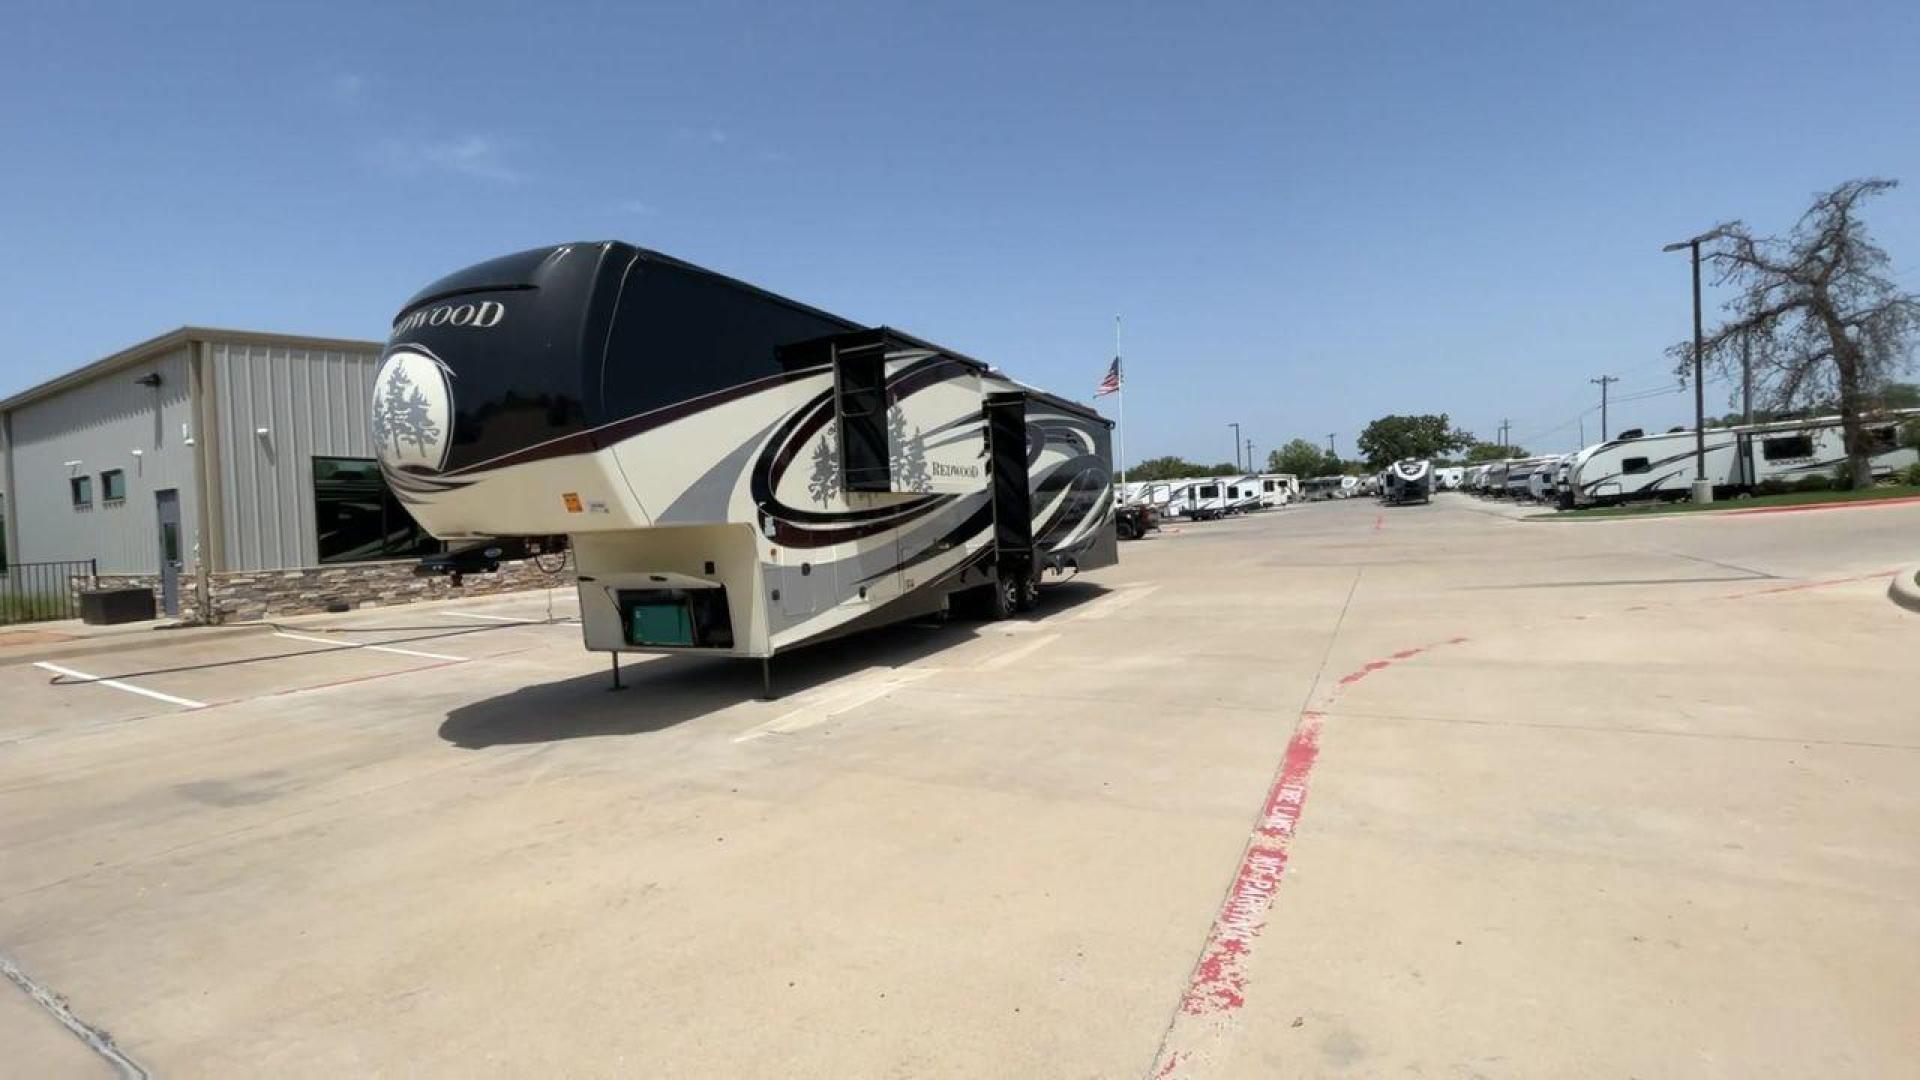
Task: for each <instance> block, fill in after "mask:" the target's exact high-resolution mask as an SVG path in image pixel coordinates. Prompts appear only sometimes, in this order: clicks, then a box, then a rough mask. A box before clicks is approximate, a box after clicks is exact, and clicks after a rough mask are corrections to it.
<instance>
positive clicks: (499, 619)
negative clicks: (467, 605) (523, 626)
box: [447, 611, 535, 623]
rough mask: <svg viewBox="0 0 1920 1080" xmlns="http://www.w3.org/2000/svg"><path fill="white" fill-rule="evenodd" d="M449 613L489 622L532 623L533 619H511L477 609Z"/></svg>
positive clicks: (460, 617)
mask: <svg viewBox="0 0 1920 1080" xmlns="http://www.w3.org/2000/svg"><path fill="white" fill-rule="evenodd" d="M447 614H448V615H451V616H453V617H454V618H456V619H485V620H487V621H488V622H510V623H531V622H533V621H535V620H533V619H510V618H508V617H507V616H505V615H482V614H480V613H479V612H477V611H449V612H447Z"/></svg>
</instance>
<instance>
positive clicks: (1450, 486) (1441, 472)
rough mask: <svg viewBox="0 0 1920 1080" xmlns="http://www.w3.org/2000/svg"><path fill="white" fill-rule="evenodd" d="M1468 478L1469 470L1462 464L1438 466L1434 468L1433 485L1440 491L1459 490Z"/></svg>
mask: <svg viewBox="0 0 1920 1080" xmlns="http://www.w3.org/2000/svg"><path fill="white" fill-rule="evenodd" d="M1466 480H1467V470H1466V467H1465V466H1462V465H1443V466H1437V467H1435V469H1434V470H1433V486H1434V488H1435V489H1437V490H1440V491H1459V490H1460V486H1461V485H1462V484H1464V483H1466Z"/></svg>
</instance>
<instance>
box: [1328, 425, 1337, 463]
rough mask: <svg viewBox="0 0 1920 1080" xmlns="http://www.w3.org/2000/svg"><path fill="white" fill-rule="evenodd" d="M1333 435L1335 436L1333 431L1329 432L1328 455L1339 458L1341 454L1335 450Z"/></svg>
mask: <svg viewBox="0 0 1920 1080" xmlns="http://www.w3.org/2000/svg"><path fill="white" fill-rule="evenodd" d="M1333 436H1334V433H1333V432H1331V431H1329V432H1327V456H1328V457H1330V458H1337V457H1339V456H1340V455H1339V454H1336V453H1334V452H1333Z"/></svg>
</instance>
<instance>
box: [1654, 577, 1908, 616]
mask: <svg viewBox="0 0 1920 1080" xmlns="http://www.w3.org/2000/svg"><path fill="white" fill-rule="evenodd" d="M1899 572H1900V571H1898V570H1880V571H1877V572H1875V573H1871V574H1855V575H1854V576H1852V577H1843V578H1823V579H1821V580H1819V581H1796V582H1794V583H1793V584H1791V585H1775V586H1772V587H1770V588H1765V589H1749V590H1747V591H1746V592H1736V593H1726V594H1724V595H1722V596H1721V597H1720V599H1722V600H1742V599H1745V598H1746V597H1749V596H1772V595H1774V594H1776V593H1790V592H1801V591H1803V590H1806V589H1825V588H1828V587H1830V586H1833V585H1850V584H1853V583H1854V582H1858V581H1877V580H1879V579H1880V578H1886V577H1892V576H1893V575H1895V574H1897V573H1899ZM1629 610H1631V609H1629Z"/></svg>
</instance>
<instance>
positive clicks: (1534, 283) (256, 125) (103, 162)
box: [0, 0, 1920, 460]
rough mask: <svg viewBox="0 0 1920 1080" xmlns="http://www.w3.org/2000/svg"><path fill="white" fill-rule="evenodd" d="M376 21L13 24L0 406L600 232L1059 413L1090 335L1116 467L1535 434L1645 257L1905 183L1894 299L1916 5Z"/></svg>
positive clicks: (1572, 391)
mask: <svg viewBox="0 0 1920 1080" xmlns="http://www.w3.org/2000/svg"><path fill="white" fill-rule="evenodd" d="M410 8H411V5H397V4H382V5H357V4H353V3H344V2H334V3H324V4H314V5H309V6H302V7H292V6H288V7H285V8H283V7H282V6H281V5H277V4H262V5H222V7H221V8H220V9H217V10H216V9H208V8H202V7H200V6H198V5H193V4H180V5H151V4H147V5H138V6H134V5H126V6H119V5H111V6H110V5H104V4H49V5H33V6H29V7H23V8H16V9H15V10H14V11H13V12H12V13H11V14H10V15H9V16H8V17H7V19H6V30H5V33H4V35H3V36H0V140H3V141H0V147H3V148H4V149H0V239H3V240H4V251H5V254H6V256H7V257H6V258H4V259H0V324H3V325H4V328H5V338H4V348H3V350H0V394H4V393H11V392H13V391H15V390H18V389H20V388H23V387H25V386H27V385H29V384H31V383H34V382H37V381H40V380H41V379H44V378H47V377H50V376H53V375H56V374H58V373H60V372H61V371H64V370H66V369H68V368H70V367H72V366H75V365H78V364H81V363H84V362H86V361H89V360H92V359H96V358H98V357H99V356H102V355H105V354H106V353H108V352H111V351H113V350H115V349H118V348H121V347H124V346H126V345H129V344H132V343H134V342H136V341H139V340H142V339H144V338H147V337H150V336H153V335H154V334H157V333H160V332H162V331H165V330H167V329H170V328H172V327H175V326H178V325H181V324H184V323H207V324H214V325H227V326H239V327H247V328H254V329H265V330H278V331H286V332H298V333H313V334H325V335H334V336H342V337H367V338H381V337H384V336H385V333H386V327H387V323H388V320H389V319H390V318H391V316H392V315H393V313H394V310H395V308H396V307H397V305H398V304H399V303H400V302H401V301H402V300H403V299H405V298H406V297H407V296H408V295H409V294H410V293H411V292H413V291H414V290H415V289H416V288H418V287H419V286H421V285H423V284H425V283H426V282H428V281H430V280H432V279H433V278H435V277H437V276H439V275H440V274H442V273H444V272H446V271H449V270H452V269H455V268H458V267H460V266H463V265H465V264H468V263H471V262H474V261H477V260H480V259H483V258H487V257H490V256H493V255H497V254H501V253H504V252H507V251H512V250H517V249H520V248H524V247H530V246H534V245H537V244H544V243H549V242H554V241H560V240H579V239H599V238H607V237H618V238H623V239H627V240H632V241H634V242H637V243H640V244H643V245H646V246H650V247H656V248H659V249H661V250H664V251H667V252H669V253H672V254H675V255H678V256H680V257H682V258H686V259H689V260H692V261H694V262H697V263H701V264H704V265H707V266H710V267H712V268H714V269H717V270H721V271H725V272H728V273H732V274H735V275H738V276H740V277H744V278H746V279H748V280H750V281H753V282H755V283H758V284H761V285H764V286H766V287H768V288H771V289H774V290H776V291H779V292H783V293H786V294H788V295H791V296H794V297H796V298H798V299H802V300H805V301H809V302H811V303H814V304H818V305H820V306H822V307H825V308H828V309H830V310H833V311H837V312H840V313H842V314H845V315H848V316H850V317H853V318H856V319H861V320H864V321H868V322H874V323H878V322H886V323H889V324H892V325H895V326H899V327H901V328H903V329H907V330H910V331H912V332H914V333H917V334H920V335H922V336H925V337H928V338H931V339H933V340H935V341H938V342H941V343H943V344H947V345H950V346H952V347H953V348H956V349H959V350H962V351H965V352H968V353H971V354H973V355H976V356H979V357H981V358H983V359H986V360H989V361H992V362H994V363H996V364H999V365H1000V366H1002V367H1004V368H1006V369H1007V370H1009V371H1011V372H1012V373H1014V374H1015V375H1017V376H1020V377H1022V378H1025V379H1027V380H1028V381H1030V382H1034V383H1037V384H1039V385H1041V386H1044V387H1046V388H1048V389H1051V390H1055V391H1057V392H1061V393H1065V394H1069V395H1070V396H1075V397H1082V398H1084V397H1086V396H1087V395H1088V394H1089V393H1090V392H1091V390H1092V388H1093V385H1094V384H1095V382H1096V381H1097V380H1098V379H1099V377H1100V376H1101V374H1102V373H1103V370H1104V368H1105V365H1106V361H1107V358H1108V356H1109V355H1110V352H1111V348H1112V342H1111V335H1112V321H1113V315H1114V313H1116V312H1120V313H1124V315H1125V317H1126V324H1125V325H1126V338H1125V342H1124V348H1125V352H1126V355H1127V358H1128V362H1129V376H1130V382H1129V387H1128V393H1127V402H1126V405H1127V421H1128V424H1127V427H1128V430H1127V451H1128V457H1129V458H1133V459H1138V458H1141V457H1145V456H1149V455H1156V454H1164V453H1179V454H1184V455H1187V456H1190V457H1195V458H1203V459H1208V460H1220V459H1224V458H1226V457H1227V455H1228V452H1229V450H1230V448H1231V447H1230V443H1231V436H1230V435H1229V434H1228V432H1227V429H1226V424H1227V422H1228V421H1235V420H1237V421H1239V422H1241V424H1242V425H1243V426H1244V428H1245V431H1246V433H1247V434H1248V435H1250V436H1252V437H1253V438H1254V439H1255V440H1256V443H1257V445H1258V446H1259V447H1260V453H1261V455H1262V456H1264V454H1265V451H1266V449H1268V448H1270V447H1273V446H1275V445H1277V444H1278V443H1279V442H1281V441H1284V440H1285V439H1286V438H1288V437H1291V436H1295V435H1305V436H1308V437H1312V438H1316V439H1318V440H1320V441H1322V442H1324V440H1325V437H1326V434H1327V433H1328V432H1338V433H1339V446H1340V448H1341V450H1342V451H1343V452H1347V451H1350V449H1351V447H1352V437H1353V434H1354V433H1355V432H1356V431H1357V430H1358V429H1359V428H1360V427H1361V426H1362V425H1363V424H1364V423H1365V422H1366V421H1367V420H1369V419H1371V418H1373V417H1375V416H1379V415H1381V414H1383V413H1387V412H1409V411H1411V412H1429V411H1431V412H1439V411H1445V412H1448V413H1451V414H1452V415H1453V417H1454V419H1455V420H1456V422H1458V423H1460V424H1462V425H1464V426H1466V427H1468V428H1470V429H1472V430H1474V431H1476V432H1479V433H1481V434H1483V435H1489V436H1490V435H1491V434H1493V431H1494V428H1495V425H1496V424H1497V423H1498V421H1499V420H1500V418H1501V417H1503V416H1506V417H1511V418H1512V419H1513V421H1514V432H1515V434H1516V435H1517V436H1519V437H1522V438H1531V442H1532V444H1533V445H1536V446H1542V447H1556V446H1560V445H1570V444H1571V443H1572V442H1573V441H1574V437H1575V435H1576V433H1577V431H1576V426H1575V425H1574V423H1573V421H1574V419H1575V418H1576V417H1577V416H1578V414H1579V413H1580V411H1581V410H1582V409H1584V408H1587V407H1588V406H1589V405H1590V404H1592V402H1593V399H1594V397H1595V393H1596V390H1595V388H1594V387H1591V386H1589V385H1588V384H1587V379H1588V378H1589V377H1591V376H1594V375H1599V374H1601V373H1613V374H1618V375H1621V376H1623V378H1624V382H1623V383H1622V384H1621V386H1620V389H1621V390H1623V391H1629V392H1630V391H1635V390H1641V389H1647V388H1653V389H1658V388H1660V387H1661V386H1662V385H1663V384H1667V383H1668V382H1669V380H1668V376H1667V374H1666V370H1665V364H1664V361H1663V360H1662V358H1661V355H1660V350H1661V348H1662V347H1663V346H1664V345H1666V344H1668V343H1670V342H1672V341H1674V340H1677V339H1679V338H1680V337H1682V336H1684V335H1685V334H1686V333H1687V332H1688V325H1689V324H1688V318H1689V316H1688V307H1687V303H1688V301H1687V277H1686V266H1685V260H1684V259H1683V258H1682V257H1681V256H1676V255H1662V254H1661V253H1660V246H1661V244H1663V243H1665V242H1667V241H1669V240H1675V239H1682V238H1685V237H1686V236H1688V235H1691V234H1692V233H1693V232H1695V231H1698V230H1700V229H1703V228H1705V227H1706V226H1709V225H1711V224H1713V223H1714V222H1716V221H1718V220H1720V219H1723V218H1731V217H1740V218H1744V219H1746V220H1747V221H1749V222H1750V223H1753V224H1754V225H1756V226H1758V227H1761V228H1764V229H1785V228H1786V227H1787V226H1789V225H1790V224H1791V223H1792V221H1793V219H1794V217H1795V216H1796V215H1797V214H1798V213H1799V211H1800V210H1801V209H1802V208H1803V207H1804V206H1805V204H1806V201H1807V199H1808V196H1809V195H1810V194H1811V193H1812V192H1814V191H1815V190H1817V189H1822V188H1826V187H1830V186H1832V185H1833V184H1835V183H1838V182H1839V181H1841V180H1844V179H1847V178H1849V177H1854V176H1861V175H1885V176H1894V177H1900V178H1903V179H1905V180H1906V181H1907V182H1908V183H1909V185H1910V186H1909V187H1906V188H1903V189H1901V190H1898V191H1896V192H1894V193H1893V194H1892V195H1891V196H1889V197H1887V198H1885V199H1883V200H1881V201H1880V202H1879V203H1878V204H1877V205H1875V206H1874V207H1873V208H1872V210H1871V221H1872V225H1873V228H1874V229H1875V231H1876V233H1877V235H1878V236H1879V238H1880V239H1881V241H1882V242H1883V243H1884V244H1886V246H1887V247H1888V248H1889V249H1890V250H1891V251H1892V253H1893V256H1894V261H1895V264H1896V266H1897V267H1898V268H1899V270H1900V277H1901V279H1902V281H1903V283H1904V284H1905V285H1907V287H1909V288H1913V287H1916V286H1920V5H1915V4H1914V3H1912V0H1904V2H1899V0H1888V2H1883V3H1872V4H1850V3H1836V4H1823V5H1812V6H1810V5H1807V4H1805V3H1794V4H1774V3H1726V4H1704V3H1703V4H1680V3H1670V2H1669V3H1654V4H1614V3H1609V4H1589V5H1566V4H1541V3H1531V4H1492V3H1434V2H1425V3H1408V4H1392V5H1381V4H1366V3H1356V4H1328V3H1315V4H1300V3H1294V4H1272V3H1250V4H1241V5H1226V4H1119V3H1087V4H1064V3H1062V4H1007V5H1002V6H1001V7H1000V9H999V10H998V11H994V10H990V9H989V6H988V5H984V4H928V3H910V4H909V3H888V4H836V3H806V4H752V5H734V4H728V3H701V4H687V5H676V6H674V7H672V8H667V7H651V6H647V5H638V4H624V3H608V4H602V5H575V4H564V3H545V4H528V3H515V4H512V5H490V4H479V3H475V4H466V5H459V6H443V7H441V8H440V9H439V11H438V13H435V14H424V13H415V12H413V11H411V10H409V9H410ZM1710 393H1711V394H1712V397H1711V398H1710V402H1709V404H1710V408H1712V409H1714V410H1715V411H1719V409H1720V408H1721V407H1723V406H1724V405H1725V402H1726V389H1725V388H1724V387H1712V388H1710ZM1107 400H1108V401H1109V402H1110V401H1111V399H1107ZM1689 412H1690V406H1689V396H1683V395H1678V394H1675V395H1669V396H1667V397H1663V398H1655V399H1651V400H1649V401H1646V402H1643V403H1640V404H1637V405H1633V406H1627V407H1623V408H1622V409H1620V410H1618V411H1617V412H1616V413H1615V427H1616V428H1617V427H1619V426H1621V425H1622V423H1633V424H1644V425H1646V426H1650V427H1651V426H1656V425H1659V426H1664V425H1667V424H1671V423H1676V422H1679V421H1680V420H1681V419H1682V418H1683V417H1685V416H1686V415H1688V413H1689ZM1596 419H1597V418H1596ZM1596 426H1597V425H1596V423H1595V420H1594V419H1590V420H1589V421H1588V430H1589V432H1590V433H1591V432H1592V431H1593V429H1594V427H1596ZM1556 427H1557V428H1558V430H1553V431H1551V432H1549V429H1555V428H1556ZM1542 433H1545V434H1542Z"/></svg>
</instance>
